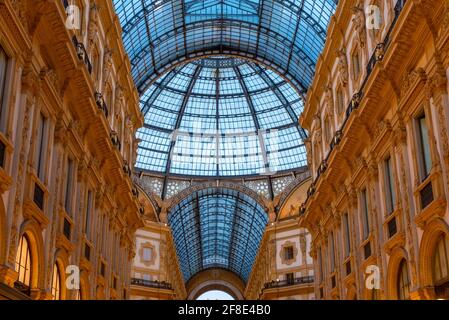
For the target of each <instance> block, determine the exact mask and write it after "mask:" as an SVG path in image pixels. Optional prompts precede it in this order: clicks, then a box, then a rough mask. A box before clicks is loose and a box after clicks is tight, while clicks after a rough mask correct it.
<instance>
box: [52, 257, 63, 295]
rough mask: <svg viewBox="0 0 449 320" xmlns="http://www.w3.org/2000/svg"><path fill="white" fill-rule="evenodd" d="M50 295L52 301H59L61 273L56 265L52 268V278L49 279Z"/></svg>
mask: <svg viewBox="0 0 449 320" xmlns="http://www.w3.org/2000/svg"><path fill="white" fill-rule="evenodd" d="M51 294H52V295H53V300H61V273H60V272H59V266H58V264H57V263H55V264H54V266H53V276H52V278H51Z"/></svg>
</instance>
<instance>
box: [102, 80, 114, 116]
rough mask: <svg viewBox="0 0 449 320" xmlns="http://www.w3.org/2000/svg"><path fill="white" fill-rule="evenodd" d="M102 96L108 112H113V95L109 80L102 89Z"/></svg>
mask: <svg viewBox="0 0 449 320" xmlns="http://www.w3.org/2000/svg"><path fill="white" fill-rule="evenodd" d="M104 97H105V99H104V101H105V102H106V106H107V107H108V110H109V113H110V114H114V108H113V107H114V105H113V104H114V100H113V99H114V97H113V94H112V89H111V85H110V84H109V82H108V83H106V87H105V90H104ZM112 119H113V118H111V120H112Z"/></svg>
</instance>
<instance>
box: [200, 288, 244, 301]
mask: <svg viewBox="0 0 449 320" xmlns="http://www.w3.org/2000/svg"><path fill="white" fill-rule="evenodd" d="M197 300H235V299H234V298H233V297H232V296H231V295H229V294H227V293H226V292H224V291H220V290H211V291H207V292H205V293H203V294H202V295H200V296H199V297H198V298H197Z"/></svg>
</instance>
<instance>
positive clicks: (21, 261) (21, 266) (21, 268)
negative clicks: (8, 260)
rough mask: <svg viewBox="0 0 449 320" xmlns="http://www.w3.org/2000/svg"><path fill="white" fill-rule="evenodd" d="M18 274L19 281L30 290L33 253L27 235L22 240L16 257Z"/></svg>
mask: <svg viewBox="0 0 449 320" xmlns="http://www.w3.org/2000/svg"><path fill="white" fill-rule="evenodd" d="M15 269H16V272H17V273H18V274H19V278H18V279H17V281H18V282H19V283H20V284H21V285H22V286H26V287H27V288H29V287H30V286H31V272H32V270H31V251H30V244H29V241H28V238H27V236H26V235H23V236H22V237H21V238H20V242H19V248H18V250H17V255H16V268H15Z"/></svg>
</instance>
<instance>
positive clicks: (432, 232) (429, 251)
mask: <svg viewBox="0 0 449 320" xmlns="http://www.w3.org/2000/svg"><path fill="white" fill-rule="evenodd" d="M441 234H446V235H447V236H449V226H448V224H447V223H446V221H444V220H443V219H441V218H436V219H433V220H432V221H431V222H429V223H428V224H427V225H426V227H425V229H424V232H423V236H422V240H421V245H420V248H419V271H420V272H419V274H420V277H419V281H420V284H419V286H420V287H430V286H432V285H433V270H432V269H433V268H432V264H433V254H434V252H435V247H436V245H437V242H438V238H439V237H440V235H441Z"/></svg>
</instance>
